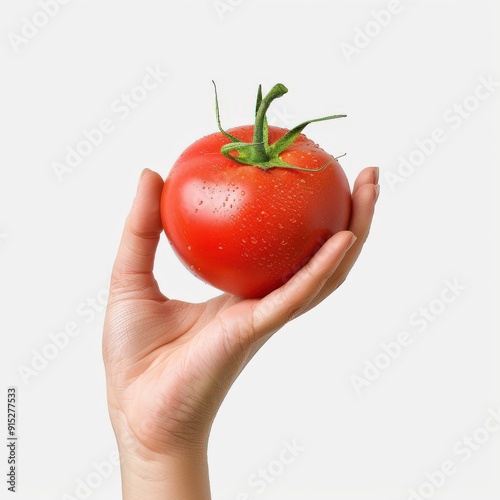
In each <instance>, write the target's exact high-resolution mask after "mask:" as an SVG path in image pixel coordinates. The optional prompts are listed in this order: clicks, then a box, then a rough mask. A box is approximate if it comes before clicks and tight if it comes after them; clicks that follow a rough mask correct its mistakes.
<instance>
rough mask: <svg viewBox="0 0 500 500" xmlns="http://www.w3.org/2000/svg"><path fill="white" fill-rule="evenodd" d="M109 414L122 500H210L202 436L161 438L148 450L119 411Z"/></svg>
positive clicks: (206, 444)
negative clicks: (115, 442) (117, 455)
mask: <svg viewBox="0 0 500 500" xmlns="http://www.w3.org/2000/svg"><path fill="white" fill-rule="evenodd" d="M110 414H111V416H112V418H111V422H112V424H113V428H114V431H115V435H116V439H117V442H118V449H119V452H120V468H121V477H122V491H123V499H124V500H143V499H144V498H147V499H148V500H156V499H158V500H160V499H162V500H164V499H165V498H182V500H191V499H192V500H210V486H209V476H208V460H207V448H208V437H206V435H205V433H203V434H200V436H198V435H197V436H196V439H194V437H193V436H191V437H193V439H190V440H189V441H187V440H186V439H182V438H181V439H179V437H177V438H176V437H175V436H172V437H171V438H169V439H167V438H166V436H162V439H160V441H159V442H158V443H156V446H154V447H148V446H145V444H144V443H143V442H141V440H140V439H138V437H137V436H136V435H135V433H134V432H131V430H130V428H129V426H128V425H127V424H126V422H125V421H124V419H123V415H122V414H121V413H120V412H113V411H110ZM167 443H168V444H167Z"/></svg>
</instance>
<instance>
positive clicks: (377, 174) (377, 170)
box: [373, 167, 380, 184]
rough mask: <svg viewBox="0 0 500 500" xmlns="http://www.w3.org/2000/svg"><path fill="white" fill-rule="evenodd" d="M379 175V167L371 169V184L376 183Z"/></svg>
mask: <svg viewBox="0 0 500 500" xmlns="http://www.w3.org/2000/svg"><path fill="white" fill-rule="evenodd" d="M379 176H380V168H379V167H375V168H374V169H373V184H378V179H379Z"/></svg>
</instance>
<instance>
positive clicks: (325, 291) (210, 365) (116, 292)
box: [103, 168, 379, 500]
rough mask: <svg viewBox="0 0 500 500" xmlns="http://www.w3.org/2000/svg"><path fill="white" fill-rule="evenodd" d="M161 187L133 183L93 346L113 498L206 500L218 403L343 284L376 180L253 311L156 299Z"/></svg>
mask: <svg viewBox="0 0 500 500" xmlns="http://www.w3.org/2000/svg"><path fill="white" fill-rule="evenodd" d="M162 187H163V180H162V178H161V177H160V176H159V175H158V174H157V173H155V172H152V171H150V170H145V171H144V172H143V174H142V175H141V179H140V182H139V186H138V190H137V195H136V198H135V200H134V203H133V206H132V209H131V212H130V214H129V217H128V218H127V221H126V225H125V229H124V232H123V237H122V241H121V244H120V248H119V250H118V255H117V257H116V261H115V264H114V267H113V272H112V277H111V286H110V298H109V302H108V307H107V312H106V318H105V325H104V339H103V357H104V363H105V368H106V379H107V393H108V404H109V412H110V418H111V422H112V424H113V428H114V431H115V434H116V437H117V441H118V446H119V449H120V456H121V461H122V484H123V494H124V498H130V499H132V498H148V499H150V500H153V499H155V498H167V497H168V498H170V497H169V494H170V495H171V497H172V498H179V499H180V498H182V499H183V500H189V499H191V498H193V499H194V498H196V499H197V500H202V499H208V498H210V492H209V487H208V472H207V466H206V450H207V445H208V436H209V432H210V427H211V425H212V421H213V419H214V417H215V414H216V412H217V410H218V408H219V406H220V404H221V403H222V401H223V399H224V397H225V395H226V393H227V391H228V390H229V388H230V386H231V384H232V383H233V382H234V380H235V379H236V377H237V376H238V374H239V373H240V372H241V371H242V370H243V368H244V367H245V366H246V364H247V363H248V362H249V360H250V359H251V358H252V356H253V355H254V354H255V353H256V352H257V351H258V350H259V349H260V347H262V345H263V344H264V343H265V342H266V341H267V340H268V339H269V338H270V337H271V335H272V334H273V333H274V332H276V331H277V330H278V329H279V328H281V327H282V326H283V325H284V324H285V323H287V322H288V321H290V320H291V319H293V318H295V317H297V316H298V315H300V314H303V313H305V312H306V311H308V310H310V309H312V308H313V307H314V306H315V305H317V304H318V303H319V302H321V301H322V300H324V299H325V298H326V297H327V296H328V295H330V294H331V293H332V292H333V291H334V290H335V289H336V288H338V287H339V286H340V284H341V283H342V282H343V281H344V279H345V278H346V277H347V274H348V273H349V271H350V269H351V267H352V266H353V264H354V262H355V261H356V259H357V258H358V255H359V253H360V252H361V249H362V247H363V244H364V242H365V240H366V238H367V236H368V232H369V228H370V224H371V220H372V216H373V212H374V206H375V202H376V200H377V197H378V190H379V186H378V169H376V168H366V169H365V170H363V171H362V172H361V173H360V175H359V176H358V178H357V180H356V182H355V184H354V188H353V194H352V199H353V205H352V215H351V222H350V226H349V230H348V231H342V232H340V233H337V234H336V235H334V236H333V237H332V238H330V239H329V240H328V241H327V242H326V243H325V244H324V245H323V247H322V248H321V249H320V250H319V251H318V252H317V253H316V255H315V256H314V257H313V258H312V259H311V261H310V262H309V263H308V264H307V265H306V266H305V267H304V268H303V269H301V270H300V271H299V272H298V273H297V274H296V275H295V276H293V277H292V278H291V279H290V281H288V282H287V283H286V284H285V285H283V286H282V287H281V288H279V289H277V290H275V291H274V292H272V293H270V294H269V295H267V296H266V297H264V298H262V299H258V300H257V299H251V300H244V299H241V298H239V297H235V296H233V295H229V294H222V295H220V296H218V297H216V298H213V299H211V300H209V301H207V302H205V303H202V304H192V303H189V302H180V301H178V300H175V299H168V298H167V297H166V296H165V295H163V293H162V292H161V291H160V289H159V287H158V284H157V282H156V280H155V278H154V276H153V264H154V258H155V252H156V248H157V245H158V242H159V239H160V236H161V233H162V225H161V220H160V213H159V200H160V194H161V190H162ZM356 237H357V238H356ZM195 478H196V479H195ZM146 492H147V494H146Z"/></svg>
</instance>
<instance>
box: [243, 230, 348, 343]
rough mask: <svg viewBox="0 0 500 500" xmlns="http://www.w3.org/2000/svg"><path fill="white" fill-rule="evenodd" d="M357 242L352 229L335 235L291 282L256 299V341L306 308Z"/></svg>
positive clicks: (253, 319)
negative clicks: (258, 299)
mask: <svg viewBox="0 0 500 500" xmlns="http://www.w3.org/2000/svg"><path fill="white" fill-rule="evenodd" d="M354 241H355V236H354V235H353V234H352V233H351V232H349V231H341V232H339V233H337V234H335V235H334V236H332V237H331V238H330V239H329V240H328V241H327V242H326V243H325V244H324V245H323V246H322V247H321V248H320V250H319V251H318V252H317V253H316V254H315V255H314V257H313V258H312V259H311V260H310V261H309V262H308V263H307V264H306V265H305V266H304V267H303V268H302V269H301V270H300V271H299V272H298V273H297V274H296V275H295V276H293V277H292V278H291V279H290V280H289V281H288V282H287V283H285V284H284V285H283V286H282V287H281V288H278V289H277V290H275V291H274V292H271V293H270V294H269V295H267V296H266V297H264V298H263V299H261V300H260V301H258V302H256V303H255V305H254V308H253V312H252V326H253V331H254V335H255V339H254V340H259V339H260V338H262V337H264V336H266V335H269V334H270V333H273V332H275V331H276V330H278V329H279V328H281V327H282V326H283V325H284V324H285V323H287V322H288V321H290V320H291V319H293V318H295V317H296V316H298V315H299V314H301V313H302V312H303V311H304V310H306V309H307V308H308V306H309V304H310V303H311V301H313V300H314V298H315V297H316V295H317V294H318V293H319V292H320V291H321V290H322V289H323V287H324V285H325V283H326V282H327V281H328V279H329V277H330V276H331V275H332V273H333V272H334V271H335V269H337V267H338V266H339V264H340V263H341V262H342V259H343V258H344V256H345V255H346V252H347V251H348V249H349V248H350V247H351V246H352V245H353V243H354Z"/></svg>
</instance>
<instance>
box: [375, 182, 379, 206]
mask: <svg viewBox="0 0 500 500" xmlns="http://www.w3.org/2000/svg"><path fill="white" fill-rule="evenodd" d="M379 195H380V185H379V184H376V185H375V202H376V201H377V200H378V197H379Z"/></svg>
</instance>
